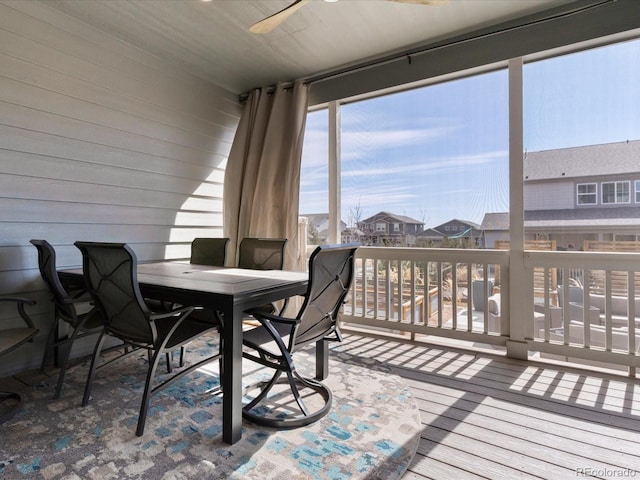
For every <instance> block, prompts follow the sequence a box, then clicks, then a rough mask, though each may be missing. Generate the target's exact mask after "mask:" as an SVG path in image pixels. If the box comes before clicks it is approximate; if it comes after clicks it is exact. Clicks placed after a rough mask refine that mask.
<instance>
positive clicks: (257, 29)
mask: <svg viewBox="0 0 640 480" xmlns="http://www.w3.org/2000/svg"><path fill="white" fill-rule="evenodd" d="M310 1H311V0H296V1H295V2H293V3H292V4H291V5H289V6H288V7H286V8H283V9H282V10H280V11H279V12H277V13H274V14H273V15H271V16H269V17H267V18H265V19H263V20H260V21H259V22H256V23H254V24H253V25H251V27H249V31H250V32H251V33H268V32H270V31H271V30H273V29H274V28H276V27H277V26H278V25H280V24H281V23H282V22H283V21H285V20H286V19H287V18H288V17H289V16H290V15H291V14H293V13H294V12H296V11H297V10H298V9H300V8H302V7H304V6H305V5H306V4H307V3H309V2H310Z"/></svg>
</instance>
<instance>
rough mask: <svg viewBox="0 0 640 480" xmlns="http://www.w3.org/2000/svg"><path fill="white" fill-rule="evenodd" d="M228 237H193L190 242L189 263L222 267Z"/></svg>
mask: <svg viewBox="0 0 640 480" xmlns="http://www.w3.org/2000/svg"><path fill="white" fill-rule="evenodd" d="M227 243H229V239H228V238H206V237H200V238H194V239H193V241H192V242H191V263H195V264H198V265H210V266H212V267H224V262H225V259H226V258H227Z"/></svg>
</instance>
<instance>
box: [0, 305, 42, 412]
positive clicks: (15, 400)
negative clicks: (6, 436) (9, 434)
mask: <svg viewBox="0 0 640 480" xmlns="http://www.w3.org/2000/svg"><path fill="white" fill-rule="evenodd" d="M0 302H15V304H16V307H17V308H18V314H19V315H20V317H21V318H22V320H23V321H24V323H25V325H26V326H25V327H14V328H5V329H4V330H0V355H5V354H7V353H10V352H12V351H13V350H15V349H16V348H18V347H19V346H20V345H22V344H24V343H26V342H33V337H35V336H36V335H37V334H38V332H39V330H38V329H37V328H35V326H34V324H33V321H32V320H31V318H30V317H29V315H27V312H26V310H25V308H24V307H25V305H35V303H36V302H35V301H34V300H31V299H29V298H22V297H0ZM21 400H22V397H21V396H20V394H19V393H17V392H0V403H2V404H3V408H2V413H1V414H0V423H4V422H6V421H7V420H9V419H10V418H11V417H13V416H14V415H15V414H16V413H18V412H19V411H20V407H21ZM5 402H7V403H6V404H5ZM7 405H8V406H7ZM5 406H6V408H5Z"/></svg>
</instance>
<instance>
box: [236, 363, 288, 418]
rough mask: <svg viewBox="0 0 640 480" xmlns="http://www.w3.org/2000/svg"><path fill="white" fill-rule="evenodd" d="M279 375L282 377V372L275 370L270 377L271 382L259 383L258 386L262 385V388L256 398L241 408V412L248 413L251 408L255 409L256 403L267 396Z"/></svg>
mask: <svg viewBox="0 0 640 480" xmlns="http://www.w3.org/2000/svg"><path fill="white" fill-rule="evenodd" d="M281 375H282V370H276V373H275V374H274V375H273V377H271V380H269V381H268V382H261V383H260V384H261V385H263V387H262V388H261V389H260V393H259V394H258V395H257V396H256V398H254V399H253V400H251V402H249V403H248V404H247V405H245V406H244V407H243V410H246V411H249V410H251V409H252V408H253V407H255V406H256V405H257V404H258V403H260V402H261V401H262V399H264V397H266V396H267V394H268V393H269V391H270V390H271V389H272V388H273V386H274V385H275V384H276V382H277V381H278V379H279V378H280V376H281ZM264 385H266V386H264Z"/></svg>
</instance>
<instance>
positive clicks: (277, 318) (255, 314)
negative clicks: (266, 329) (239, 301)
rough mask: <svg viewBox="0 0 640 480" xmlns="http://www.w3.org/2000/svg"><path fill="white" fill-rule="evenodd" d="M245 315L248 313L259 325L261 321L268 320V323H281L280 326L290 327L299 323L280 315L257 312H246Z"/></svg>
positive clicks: (294, 319) (295, 319) (296, 320)
mask: <svg viewBox="0 0 640 480" xmlns="http://www.w3.org/2000/svg"><path fill="white" fill-rule="evenodd" d="M245 313H249V314H250V315H252V316H253V317H254V318H255V319H256V320H258V321H259V322H260V323H263V320H268V321H269V322H275V323H282V324H286V325H291V326H294V325H297V324H298V323H300V320H298V319H297V318H287V317H281V316H280V315H274V314H271V313H266V312H261V311H259V310H247V311H246V312H245Z"/></svg>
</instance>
